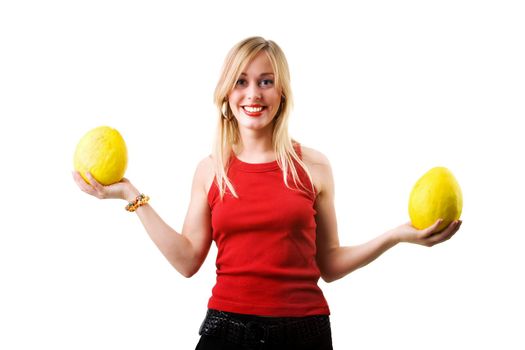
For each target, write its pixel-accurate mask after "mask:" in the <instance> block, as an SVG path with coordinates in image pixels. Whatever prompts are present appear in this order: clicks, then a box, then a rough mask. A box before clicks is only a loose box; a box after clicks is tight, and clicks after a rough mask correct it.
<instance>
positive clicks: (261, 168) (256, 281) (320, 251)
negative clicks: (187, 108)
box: [74, 37, 461, 349]
mask: <svg viewBox="0 0 525 350" xmlns="http://www.w3.org/2000/svg"><path fill="white" fill-rule="evenodd" d="M215 104H216V105H217V109H218V115H219V118H218V127H217V139H216V143H215V147H214V150H213V153H212V155H211V156H209V157H206V158H204V159H203V160H202V161H201V162H200V163H199V164H198V166H197V170H196V172H195V175H194V180H193V185H192V191H191V201H190V204H189V209H188V212H187V215H186V218H185V221H184V225H183V227H182V231H181V233H178V232H176V231H175V230H173V229H172V228H171V227H169V226H168V225H167V224H166V223H164V221H163V220H162V219H161V218H160V217H159V216H158V215H157V214H156V212H155V211H154V210H153V208H152V207H151V206H150V205H149V204H148V198H147V197H145V196H142V195H140V193H139V191H138V190H137V189H136V188H135V187H134V186H133V185H132V184H131V182H130V181H129V180H127V179H123V180H122V181H121V182H119V183H116V184H113V185H110V186H102V185H101V184H99V183H97V182H96V180H95V179H94V178H93V177H92V176H90V175H89V174H88V175H87V176H88V179H89V181H90V183H91V185H90V184H87V183H86V182H85V181H84V180H83V179H82V178H81V177H80V175H79V174H78V173H74V178H75V181H76V183H77V184H78V186H79V187H80V188H81V189H82V190H83V191H84V192H87V193H89V194H91V195H93V196H95V197H98V198H119V199H124V200H127V201H128V202H130V203H129V204H128V206H127V209H128V210H130V211H135V212H136V213H137V215H138V216H139V218H140V220H141V221H142V223H143V225H144V227H145V228H146V231H147V232H148V234H149V236H150V237H151V239H152V240H153V241H154V242H155V244H156V245H157V246H158V248H159V249H160V251H161V252H162V253H163V254H164V256H165V257H166V258H167V259H168V261H169V262H170V263H171V264H172V265H173V266H174V267H175V269H177V271H179V272H180V273H181V274H182V275H184V276H186V277H191V276H192V275H193V274H195V273H196V272H197V271H198V270H199V268H200V266H201V265H202V263H203V262H204V259H205V258H206V255H207V254H208V251H209V249H210V245H211V243H212V241H215V242H216V244H217V247H218V254H217V261H216V265H217V283H216V285H215V287H214V288H213V292H212V297H211V298H210V300H209V302H208V308H209V310H208V313H207V315H206V318H205V320H204V322H203V324H202V326H201V329H200V334H201V339H200V341H199V344H198V345H197V349H251V348H254V347H255V348H267V349H292V348H293V349H331V348H332V340H331V332H330V322H329V318H328V317H329V316H328V315H329V313H330V311H329V308H328V304H327V302H326V300H325V298H324V296H323V293H322V291H321V290H320V289H319V287H318V285H317V282H318V280H319V277H322V278H323V279H324V280H325V281H327V282H331V281H335V280H337V279H339V278H342V277H343V276H345V275H347V274H349V273H350V272H352V271H354V270H355V269H357V268H360V267H362V266H365V265H367V264H368V263H370V262H371V261H373V260H374V259H376V258H377V257H378V256H380V255H381V254H382V253H383V252H385V251H386V250H388V249H389V248H391V247H393V246H395V245H396V244H397V243H400V242H410V243H417V244H421V245H425V246H432V245H434V244H437V243H441V242H443V241H445V240H447V239H449V238H450V237H452V235H454V233H455V232H456V231H457V230H458V229H459V227H460V225H461V222H460V221H454V222H452V223H451V224H450V225H449V226H448V227H447V228H446V229H444V230H443V231H441V232H436V230H437V227H438V225H439V224H440V222H441V221H440V220H438V221H437V222H436V223H435V224H434V225H432V226H431V227H429V228H427V229H424V230H416V229H415V228H414V227H412V226H411V225H410V223H407V224H404V225H401V226H399V227H397V228H395V229H392V230H390V231H388V232H386V233H384V234H382V235H380V236H378V237H377V238H375V239H373V240H371V241H369V242H367V243H365V244H362V245H359V246H352V247H341V246H340V244H339V238H338V232H337V224H336V215H335V209H334V184H333V178H332V173H331V168H330V164H329V162H328V160H327V159H326V157H325V156H324V155H322V154H321V153H319V152H317V151H315V150H313V149H310V148H307V147H303V146H301V145H300V144H298V143H297V142H294V141H292V139H291V138H290V137H289V135H288V118H289V114H290V108H291V105H292V94H291V89H290V77H289V70H288V64H287V62H286V58H285V56H284V54H283V52H282V50H281V49H280V48H279V46H277V44H275V43H274V42H273V41H268V40H265V39H263V38H261V37H252V38H248V39H245V40H243V41H241V42H239V43H238V44H237V45H235V46H234V47H233V48H232V49H231V51H230V52H229V54H228V56H227V57H226V60H225V63H224V66H223V69H222V74H221V77H220V79H219V82H218V84H217V87H216V90H215Z"/></svg>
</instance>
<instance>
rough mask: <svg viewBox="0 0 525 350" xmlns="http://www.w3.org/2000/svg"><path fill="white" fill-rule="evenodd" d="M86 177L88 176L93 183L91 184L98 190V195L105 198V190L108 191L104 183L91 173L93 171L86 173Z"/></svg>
mask: <svg viewBox="0 0 525 350" xmlns="http://www.w3.org/2000/svg"><path fill="white" fill-rule="evenodd" d="M86 177H87V178H88V180H89V183H90V184H91V186H93V189H94V190H95V191H96V193H97V197H98V198H104V195H105V192H106V191H105V189H104V185H102V184H101V183H100V182H98V181H97V180H96V179H95V178H94V177H93V175H91V173H90V172H89V171H88V172H87V173H86Z"/></svg>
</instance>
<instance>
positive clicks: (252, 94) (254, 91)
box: [247, 84, 262, 101]
mask: <svg viewBox="0 0 525 350" xmlns="http://www.w3.org/2000/svg"><path fill="white" fill-rule="evenodd" d="M247 93H248V99H249V100H250V101H259V100H261V99H262V94H261V91H260V89H259V86H257V84H252V85H251V86H250V87H249V89H248V91H247Z"/></svg>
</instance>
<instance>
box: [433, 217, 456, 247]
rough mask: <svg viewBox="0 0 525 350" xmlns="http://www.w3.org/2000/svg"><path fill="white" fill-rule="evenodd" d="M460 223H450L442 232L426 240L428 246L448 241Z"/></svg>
mask: <svg viewBox="0 0 525 350" xmlns="http://www.w3.org/2000/svg"><path fill="white" fill-rule="evenodd" d="M460 226H461V221H459V220H456V221H452V222H451V223H450V224H449V225H448V226H447V227H446V228H445V229H444V230H443V231H441V232H439V233H436V234H435V235H433V236H431V237H429V238H428V240H427V242H428V243H429V245H430V246H433V245H436V244H439V243H442V242H445V241H448V240H449V239H450V238H452V236H454V234H455V233H456V232H457V231H458V230H459V227H460Z"/></svg>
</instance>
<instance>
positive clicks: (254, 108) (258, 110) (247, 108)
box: [243, 106, 263, 113]
mask: <svg viewBox="0 0 525 350" xmlns="http://www.w3.org/2000/svg"><path fill="white" fill-rule="evenodd" d="M243 108H244V109H245V110H246V111H247V112H250V113H257V112H260V111H262V109H263V108H262V107H248V106H245V107H243Z"/></svg>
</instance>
